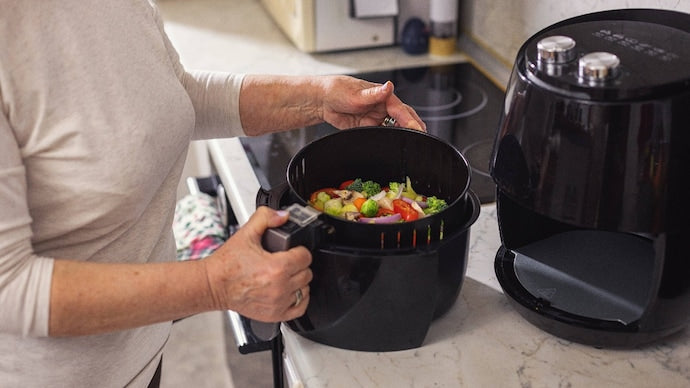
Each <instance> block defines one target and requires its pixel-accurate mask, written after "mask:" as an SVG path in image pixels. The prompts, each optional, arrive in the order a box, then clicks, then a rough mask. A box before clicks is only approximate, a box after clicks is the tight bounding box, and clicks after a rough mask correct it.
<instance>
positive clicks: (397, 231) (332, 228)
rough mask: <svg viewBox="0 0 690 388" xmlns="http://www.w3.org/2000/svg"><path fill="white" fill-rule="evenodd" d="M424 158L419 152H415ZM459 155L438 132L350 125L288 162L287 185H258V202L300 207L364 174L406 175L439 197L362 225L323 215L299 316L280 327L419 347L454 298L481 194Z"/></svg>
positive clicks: (352, 343)
mask: <svg viewBox="0 0 690 388" xmlns="http://www.w3.org/2000/svg"><path fill="white" fill-rule="evenodd" d="M421 155H423V157H422V156H421ZM470 173H471V171H470V168H469V165H468V164H467V161H466V160H465V158H464V157H463V156H462V154H461V153H460V152H459V151H457V150H456V149H455V148H454V147H453V146H451V145H449V144H447V143H445V142H443V141H441V140H439V139H438V138H436V137H434V136H432V135H428V134H425V133H422V132H418V131H412V130H405V129H401V128H385V127H372V128H357V129H350V130H347V131H341V132H337V133H335V134H332V135H328V136H325V137H323V138H320V139H318V140H315V141H314V142H312V143H310V144H308V145H307V146H305V147H304V148H302V149H301V150H300V151H299V152H298V153H297V154H296V155H295V156H294V157H293V158H292V160H291V161H290V164H289V165H288V171H287V182H286V184H285V185H283V186H279V187H276V188H273V189H271V190H262V191H260V192H259V194H258V196H257V205H268V206H270V207H273V208H284V207H285V206H287V205H289V204H292V203H298V204H301V205H306V204H307V199H308V198H309V196H310V194H311V193H312V192H313V191H315V190H318V189H320V188H323V187H329V186H330V187H333V186H337V185H338V184H339V183H340V182H342V181H345V180H348V179H353V178H357V177H360V178H363V179H371V180H374V181H378V182H384V183H387V182H390V181H405V179H406V177H410V179H411V180H412V185H413V188H414V189H415V191H417V192H418V193H424V194H429V195H432V194H433V195H436V196H437V197H439V198H443V199H445V200H446V202H447V203H448V204H449V206H448V208H446V209H445V210H442V211H441V212H439V213H437V214H434V215H429V216H426V217H424V218H420V219H418V220H416V221H412V222H405V223H394V224H365V223H357V222H353V221H348V220H344V219H341V218H338V217H333V216H329V215H326V214H322V215H321V216H320V217H321V218H320V221H321V222H322V224H323V225H327V228H322V230H323V233H321V234H322V235H321V236H320V237H319V238H318V239H317V240H318V243H317V244H315V245H314V246H313V247H312V248H311V252H312V256H313V260H312V265H311V269H312V272H313V274H314V277H313V280H312V282H311V283H310V303H309V306H308V308H307V311H306V313H305V315H304V316H302V317H300V318H298V319H296V320H293V321H290V322H288V323H287V324H288V325H289V326H290V327H291V328H292V329H293V330H295V331H296V332H297V333H298V334H300V335H302V336H304V337H306V338H309V339H311V340H314V341H316V342H320V343H323V344H326V345H330V346H334V347H338V348H343V349H353V350H361V351H394V350H402V349H410V348H416V347H419V346H421V345H422V343H423V341H424V338H425V337H426V333H427V331H428V328H429V326H430V324H431V323H432V321H433V320H435V319H436V318H438V317H439V316H441V315H443V314H444V313H445V312H446V311H447V310H448V309H449V308H450V307H451V306H452V305H453V304H454V303H455V301H456V299H457V297H458V294H459V292H460V288H461V285H462V282H463V280H464V275H465V270H466V266H467V252H468V240H469V229H470V226H471V225H472V224H473V223H474V222H475V221H476V219H477V217H478V216H479V211H480V205H479V199H478V197H477V196H476V195H475V194H474V192H472V191H471V190H470V189H469V183H470Z"/></svg>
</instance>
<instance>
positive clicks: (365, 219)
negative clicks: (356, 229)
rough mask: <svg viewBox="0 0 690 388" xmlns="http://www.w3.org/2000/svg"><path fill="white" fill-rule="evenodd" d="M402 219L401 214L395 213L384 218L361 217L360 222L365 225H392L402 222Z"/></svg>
mask: <svg viewBox="0 0 690 388" xmlns="http://www.w3.org/2000/svg"><path fill="white" fill-rule="evenodd" d="M400 218H401V216H400V214H398V213H393V214H391V215H388V216H382V217H360V219H359V220H358V221H359V222H362V223H365V224H392V223H394V222H398V221H400Z"/></svg>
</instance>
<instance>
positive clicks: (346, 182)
mask: <svg viewBox="0 0 690 388" xmlns="http://www.w3.org/2000/svg"><path fill="white" fill-rule="evenodd" d="M354 181H355V180H354V179H350V180H349V181H345V182H343V183H341V184H340V186H339V187H338V188H339V189H340V190H345V189H346V188H347V186H350V185H351V184H352V182H354Z"/></svg>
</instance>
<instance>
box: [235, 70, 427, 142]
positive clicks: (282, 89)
mask: <svg viewBox="0 0 690 388" xmlns="http://www.w3.org/2000/svg"><path fill="white" fill-rule="evenodd" d="M239 109H240V119H241V121H242V128H243V129H244V132H245V134H247V135H248V136H257V135H263V134H265V133H269V132H278V131H284V130H290V129H296V128H302V127H305V126H309V125H315V124H319V123H322V122H324V121H326V122H327V123H329V124H331V125H333V126H334V127H336V128H339V129H346V128H353V127H363V126H376V125H381V124H382V123H383V120H384V119H385V118H386V116H391V117H393V118H394V119H395V120H396V122H397V124H396V125H398V126H401V127H406V128H411V129H417V130H421V131H426V125H425V124H424V122H423V121H422V120H421V119H420V118H419V116H418V115H417V112H415V111H414V109H412V107H410V106H409V105H406V104H404V103H403V102H402V101H400V99H399V98H398V97H396V96H395V94H394V93H393V83H391V82H390V81H388V82H386V83H384V84H383V85H382V84H377V83H373V82H369V81H365V80H362V79H358V78H354V77H350V76H345V75H327V76H286V75H247V76H245V77H244V80H243V82H242V88H241V91H240V97H239Z"/></svg>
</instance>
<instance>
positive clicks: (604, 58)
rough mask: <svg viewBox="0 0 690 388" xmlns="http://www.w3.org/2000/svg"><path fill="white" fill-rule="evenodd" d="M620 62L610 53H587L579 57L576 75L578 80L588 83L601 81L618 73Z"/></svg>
mask: <svg viewBox="0 0 690 388" xmlns="http://www.w3.org/2000/svg"><path fill="white" fill-rule="evenodd" d="M620 63H621V61H620V59H618V57H617V56H616V55H614V54H611V53H607V52H604V51H599V52H594V53H589V54H587V55H585V56H583V57H582V58H580V62H579V64H578V75H579V76H580V80H582V81H586V82H589V83H598V82H603V81H606V80H608V79H611V78H614V77H616V76H617V75H618V73H619V66H620Z"/></svg>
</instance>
